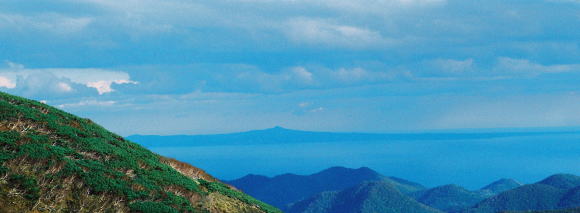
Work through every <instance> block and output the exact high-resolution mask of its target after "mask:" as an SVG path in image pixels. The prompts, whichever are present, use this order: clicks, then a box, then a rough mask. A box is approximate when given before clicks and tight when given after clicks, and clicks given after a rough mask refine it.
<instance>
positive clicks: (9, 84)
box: [0, 76, 16, 89]
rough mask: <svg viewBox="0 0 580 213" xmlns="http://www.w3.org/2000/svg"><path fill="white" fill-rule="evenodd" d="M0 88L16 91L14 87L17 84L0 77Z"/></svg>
mask: <svg viewBox="0 0 580 213" xmlns="http://www.w3.org/2000/svg"><path fill="white" fill-rule="evenodd" d="M0 87H5V88H8V89H14V87H16V83H15V82H14V81H12V80H11V79H9V78H7V77H4V76H0Z"/></svg>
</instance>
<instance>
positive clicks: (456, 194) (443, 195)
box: [416, 184, 490, 212]
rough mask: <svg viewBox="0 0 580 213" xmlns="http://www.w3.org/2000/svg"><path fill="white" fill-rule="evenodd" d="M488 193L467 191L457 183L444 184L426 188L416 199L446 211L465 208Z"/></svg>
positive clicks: (457, 210)
mask: <svg viewBox="0 0 580 213" xmlns="http://www.w3.org/2000/svg"><path fill="white" fill-rule="evenodd" d="M489 196H490V195H489V194H487V193H485V192H481V191H469V190H467V189H465V188H463V187H460V186H457V185H453V184H451V185H444V186H439V187H435V188H432V189H428V190H426V191H424V192H422V193H420V196H418V197H417V198H416V199H417V201H419V202H421V203H423V204H425V205H427V206H431V207H433V208H436V209H439V210H443V211H446V212H459V211H461V210H464V209H467V208H469V207H471V206H473V205H475V204H477V203H478V202H480V201H482V200H484V199H485V198H487V197H489Z"/></svg>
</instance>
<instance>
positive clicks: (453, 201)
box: [228, 167, 580, 213]
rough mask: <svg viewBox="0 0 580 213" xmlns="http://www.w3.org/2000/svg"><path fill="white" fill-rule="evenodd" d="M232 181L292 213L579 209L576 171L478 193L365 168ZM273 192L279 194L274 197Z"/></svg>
mask: <svg viewBox="0 0 580 213" xmlns="http://www.w3.org/2000/svg"><path fill="white" fill-rule="evenodd" d="M359 175H360V176H359ZM355 177H358V178H355ZM363 177H364V178H363ZM228 183H230V184H232V185H234V186H236V187H238V188H239V189H241V190H242V191H244V192H246V193H248V194H250V195H252V196H255V197H256V198H258V199H262V200H264V201H265V202H269V203H271V204H272V205H274V206H277V207H279V208H280V209H283V210H284V211H285V212H290V213H314V212H320V213H343V212H360V213H367V212H368V213H372V212H387V213H397V212H453V213H460V212H461V213H495V212H504V211H510V212H518V211H546V210H550V211H553V212H560V211H561V212H574V208H576V207H580V177H578V176H575V175H571V174H556V175H553V176H550V177H548V178H546V179H544V180H541V181H539V182H537V183H533V184H526V185H523V184H521V183H519V182H518V181H516V180H513V179H500V180H497V181H495V182H493V183H491V184H489V185H486V186H484V187H482V188H481V189H479V190H475V191H472V190H468V189H465V188H463V187H461V186H458V185H454V184H448V185H443V186H437V187H433V188H426V187H424V186H422V185H421V184H418V183H414V182H411V181H407V180H404V179H401V178H394V177H386V176H383V175H381V174H379V173H377V172H375V171H373V170H371V169H369V168H366V167H363V168H359V169H348V168H342V167H333V168H329V169H326V170H324V171H321V172H318V173H315V174H312V175H294V174H284V175H279V176H275V177H271V178H269V177H265V176H259V175H248V176H245V177H242V178H240V179H237V180H233V181H228ZM282 183H283V184H282ZM313 183H316V184H313ZM336 183H340V184H336ZM270 192H274V194H276V195H272V196H270ZM279 194H291V196H282V197H280V196H279Z"/></svg>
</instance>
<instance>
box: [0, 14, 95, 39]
mask: <svg viewBox="0 0 580 213" xmlns="http://www.w3.org/2000/svg"><path fill="white" fill-rule="evenodd" d="M92 22H93V18H90V17H69V16H64V15H61V14H56V13H43V14H37V15H21V14H5V13H0V29H8V30H12V31H28V30H33V31H41V32H49V33H53V34H61V35H64V34H72V33H77V32H80V31H82V30H84V29H85V28H87V27H88V26H89V25H90V24H91V23H92Z"/></svg>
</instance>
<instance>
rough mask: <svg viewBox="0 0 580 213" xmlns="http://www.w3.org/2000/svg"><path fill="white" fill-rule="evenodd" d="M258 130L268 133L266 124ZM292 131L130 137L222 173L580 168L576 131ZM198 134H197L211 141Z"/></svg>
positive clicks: (482, 176) (482, 179) (494, 174)
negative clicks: (392, 134) (318, 137)
mask: <svg viewBox="0 0 580 213" xmlns="http://www.w3.org/2000/svg"><path fill="white" fill-rule="evenodd" d="M288 131H291V130H288ZM263 133H264V134H268V132H267V130H266V131H265V132H263ZM242 134H244V133H242ZM292 134H293V133H290V136H288V137H289V139H288V141H293V140H294V141H293V142H276V143H269V144H264V143H248V144H244V143H233V145H228V144H227V143H218V142H215V141H213V144H215V145H211V144H203V143H199V144H197V145H196V144H195V143H189V142H187V143H179V142H176V141H172V140H175V139H176V138H177V140H185V139H186V138H187V137H193V138H195V136H131V137H129V139H131V140H133V141H136V142H140V143H142V144H144V145H145V146H146V147H148V148H150V149H152V151H154V152H157V153H159V154H161V155H164V156H169V157H173V158H176V159H178V160H181V161H185V162H188V163H191V164H192V165H195V166H197V167H200V168H202V169H205V170H206V171H207V172H209V173H210V174H213V175H215V176H216V177H218V178H221V179H225V180H230V179H235V178H239V177H242V176H244V175H246V174H249V173H252V174H261V175H267V176H274V175H279V174H284V173H295V174H310V173H315V172H317V171H320V170H323V169H325V168H328V167H331V166H345V167H353V168H358V167H362V166H366V167H369V168H372V169H374V170H376V171H378V172H379V173H381V174H383V175H387V176H396V177H400V178H405V179H408V180H411V181H416V182H419V183H421V184H424V185H426V186H436V185H443V184H449V183H455V184H459V185H462V186H465V187H467V188H470V189H476V188H480V187H482V186H484V185H486V184H489V183H491V182H493V181H495V180H497V179H500V178H514V179H517V180H519V181H520V182H523V183H531V182H536V181H538V180H540V179H543V178H545V177H547V176H549V175H552V174H555V173H572V174H577V175H578V174H580V132H562V133H554V132H551V133H532V134H499V135H494V134H495V133H491V135H490V133H474V134H469V135H467V136H457V135H453V134H445V133H443V134H435V135H436V137H432V138H436V139H429V137H430V136H429V135H426V136H421V135H420V134H401V135H399V136H397V137H396V139H390V140H389V139H384V140H350V141H330V142H316V141H310V140H308V139H303V140H304V141H303V142H296V141H295V138H294V139H293V138H292V137H293V136H292ZM257 135H261V134H257ZM218 136H220V135H218ZM221 136H224V135H221ZM226 136H228V135H226ZM446 136H448V138H445V137H446ZM148 137H149V138H148ZM171 137H175V138H171ZM179 137H181V138H179ZM204 137H207V138H213V137H212V136H204ZM254 137H255V135H254ZM303 137H308V136H303ZM330 137H332V136H330ZM202 138H203V137H202ZM202 138H197V140H199V141H200V142H203V141H204V140H208V141H209V139H207V138H206V139H202ZM264 138H267V136H264ZM353 138H354V139H357V137H353ZM405 138H408V139H405ZM150 139H152V140H156V141H160V142H161V141H165V142H167V143H166V145H167V146H165V145H160V144H161V143H162V142H161V143H160V144H151V143H148V142H147V141H148V140H150ZM222 139H223V138H222ZM359 139H360V138H359ZM220 140H221V139H220ZM240 140H242V139H240ZM301 140H302V139H301Z"/></svg>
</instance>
